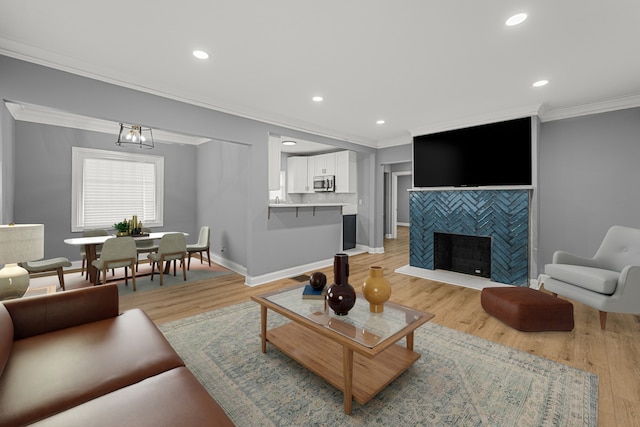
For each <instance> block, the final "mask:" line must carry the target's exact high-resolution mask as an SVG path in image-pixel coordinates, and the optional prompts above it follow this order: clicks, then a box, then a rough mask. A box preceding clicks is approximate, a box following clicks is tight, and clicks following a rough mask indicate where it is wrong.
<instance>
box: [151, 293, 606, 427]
mask: <svg viewBox="0 0 640 427" xmlns="http://www.w3.org/2000/svg"><path fill="white" fill-rule="evenodd" d="M285 321H286V320H285V319H284V318H282V317H281V316H279V315H277V314H275V313H273V312H271V311H269V328H271V327H274V326H277V325H279V324H282V323H283V322H285ZM160 329H161V330H162V331H163V333H164V334H165V336H166V337H167V339H168V340H169V341H170V342H171V344H172V345H173V346H174V348H175V349H176V350H177V351H178V353H179V354H180V355H181V356H182V357H183V359H184V360H185V362H186V364H187V366H188V367H189V368H190V369H191V370H192V372H193V373H194V374H195V375H196V377H198V379H199V380H200V382H201V383H202V384H203V385H204V386H205V387H206V388H207V390H208V391H209V393H210V394H211V395H212V396H213V397H214V398H215V399H216V400H217V401H218V402H219V403H220V405H221V406H222V407H223V408H224V409H225V411H226V412H227V413H228V414H229V416H230V418H231V419H232V420H233V421H234V423H236V425H237V426H239V427H242V426H251V427H254V426H292V425H298V426H303V425H305V426H307V425H309V426H310V425H313V426H334V425H340V426H399V425H406V426H595V425H597V413H598V411H597V409H598V408H597V407H598V378H597V376H596V375H593V374H590V373H588V372H585V371H581V370H578V369H574V368H571V367H567V366H565V365H562V364H559V363H556V362H553V361H550V360H547V359H544V358H541V357H539V356H535V355H532V354H529V353H526V352H522V351H519V350H514V349H511V348H508V347H505V346H502V345H499V344H495V343H492V342H490V341H487V340H484V339H481V338H477V337H474V336H471V335H468V334H464V333H461V332H458V331H455V330H452V329H449V328H445V327H443V326H439V325H437V324H435V323H431V322H429V323H427V324H426V325H424V326H422V327H421V328H419V329H418V330H417V331H416V333H415V349H416V351H417V352H418V353H420V354H421V355H422V357H421V358H420V359H419V360H418V361H417V362H416V363H415V364H414V365H413V366H412V367H411V368H410V369H409V370H408V371H407V372H405V373H404V374H402V375H401V376H400V377H399V378H397V379H396V380H395V381H394V382H392V383H391V384H390V385H389V386H387V388H385V389H384V390H383V391H382V392H380V393H379V394H378V395H377V396H376V397H374V398H373V399H372V400H371V401H369V402H368V403H367V404H366V405H360V404H358V403H357V402H355V401H354V403H353V414H352V416H348V415H345V414H344V407H343V398H342V393H341V392H340V391H338V390H337V389H335V388H334V387H333V386H331V385H329V384H328V383H327V382H325V381H324V380H323V379H321V378H319V377H318V376H316V375H315V374H313V373H311V372H310V371H308V370H307V369H305V368H303V367H302V366H300V365H298V364H297V363H296V362H294V361H293V360H291V359H290V358H289V357H287V356H285V355H283V354H282V353H280V351H279V350H277V349H275V348H273V347H271V346H269V345H268V346H267V353H266V354H263V353H261V351H260V338H259V334H260V307H259V305H258V304H256V303H254V302H245V303H242V304H238V305H235V306H231V307H226V308H223V309H220V310H215V311H211V312H207V313H203V314H200V315H197V316H193V317H188V318H185V319H181V320H178V321H175V322H171V323H166V324H162V325H160Z"/></svg>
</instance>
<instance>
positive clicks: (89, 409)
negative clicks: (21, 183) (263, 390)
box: [0, 285, 233, 427]
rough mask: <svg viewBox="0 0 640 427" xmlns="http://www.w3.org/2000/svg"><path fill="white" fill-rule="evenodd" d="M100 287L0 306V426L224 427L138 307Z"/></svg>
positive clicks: (214, 408)
mask: <svg viewBox="0 0 640 427" xmlns="http://www.w3.org/2000/svg"><path fill="white" fill-rule="evenodd" d="M118 304H119V303H118V288H117V286H115V285H104V286H98V287H92V288H85V289H79V290H72V291H66V292H60V293H56V294H52V295H42V296H35V297H30V298H22V299H15V300H10V301H4V302H3V303H2V304H0V426H15V425H26V424H34V425H42V426H65V427H68V426H89V425H91V426H116V425H118V426H124V425H135V426H175V425H185V426H233V423H232V422H231V420H230V419H229V418H228V417H227V415H226V414H225V413H224V411H223V410H222V408H221V407H220V406H219V405H218V403H217V402H216V401H215V400H214V399H213V398H212V397H211V396H210V395H209V394H208V393H207V391H206V390H205V389H204V387H202V385H201V384H200V383H199V382H198V380H197V379H196V378H195V377H194V376H193V374H192V373H191V372H190V371H189V370H188V369H187V368H186V367H185V365H184V362H183V361H182V359H181V358H180V356H179V355H178V354H177V353H176V352H175V350H174V349H173V348H172V347H171V345H170V344H169V342H168V341H167V340H166V339H165V337H164V336H163V335H162V333H161V332H160V331H159V330H158V328H157V327H156V326H155V325H154V323H153V322H152V321H151V319H149V317H147V315H146V314H145V313H144V312H143V311H142V310H139V309H133V310H127V311H125V312H123V313H122V314H120V312H119V306H118Z"/></svg>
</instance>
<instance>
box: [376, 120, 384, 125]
mask: <svg viewBox="0 0 640 427" xmlns="http://www.w3.org/2000/svg"><path fill="white" fill-rule="evenodd" d="M376 124H378V125H383V124H384V120H378V121H376Z"/></svg>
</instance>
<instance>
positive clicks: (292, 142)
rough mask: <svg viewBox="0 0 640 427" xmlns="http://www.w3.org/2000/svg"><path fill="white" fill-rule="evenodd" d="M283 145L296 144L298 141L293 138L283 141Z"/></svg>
mask: <svg viewBox="0 0 640 427" xmlns="http://www.w3.org/2000/svg"><path fill="white" fill-rule="evenodd" d="M282 145H296V142H295V141H291V140H286V141H282Z"/></svg>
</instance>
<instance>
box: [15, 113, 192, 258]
mask: <svg viewBox="0 0 640 427" xmlns="http://www.w3.org/2000/svg"><path fill="white" fill-rule="evenodd" d="M115 136H116V135H115V134H114V135H108V134H104V133H99V132H90V131H84V130H78V129H70V128H65V127H59V126H50V125H43V124H36V123H29V122H22V121H18V122H16V124H15V140H16V144H15V187H16V189H18V191H17V192H16V193H15V196H14V217H15V221H16V222H20V223H42V224H44V226H45V257H46V258H51V257H56V256H64V257H67V258H69V259H71V260H78V259H80V257H79V248H78V247H77V246H70V245H66V244H61V242H63V240H64V239H66V238H69V237H80V236H81V233H72V232H71V147H87V148H95V149H102V150H114V151H116V150H122V149H121V148H118V147H116V145H115V144H114V141H115ZM127 151H132V150H127ZM145 153H146V151H145ZM153 154H154V155H159V156H163V157H164V161H165V177H164V181H165V188H164V223H165V225H168V226H169V227H165V228H158V229H157V230H155V229H154V230H155V231H164V230H169V231H170V230H173V231H183V232H187V233H189V234H190V237H189V238H188V239H187V241H188V242H189V243H191V242H193V243H195V241H196V240H197V238H198V236H197V232H198V228H199V225H198V222H197V217H196V211H195V210H194V209H193V207H194V206H195V205H196V188H195V186H194V185H193V183H194V182H195V179H196V173H195V161H196V147H195V146H185V147H181V146H178V145H170V144H162V143H156V148H155V149H154V150H153Z"/></svg>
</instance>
